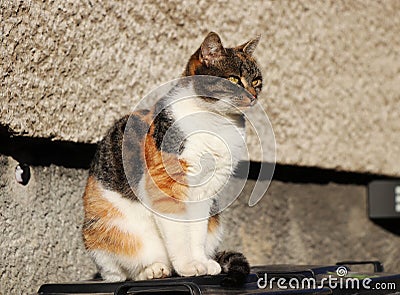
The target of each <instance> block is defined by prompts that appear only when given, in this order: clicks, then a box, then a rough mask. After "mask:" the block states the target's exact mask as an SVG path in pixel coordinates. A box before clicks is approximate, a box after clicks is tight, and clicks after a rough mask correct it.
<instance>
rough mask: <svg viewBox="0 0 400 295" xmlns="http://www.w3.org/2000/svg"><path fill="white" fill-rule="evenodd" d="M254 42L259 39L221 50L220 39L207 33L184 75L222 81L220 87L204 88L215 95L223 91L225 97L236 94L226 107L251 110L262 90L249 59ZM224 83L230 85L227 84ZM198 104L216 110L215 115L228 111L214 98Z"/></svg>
mask: <svg viewBox="0 0 400 295" xmlns="http://www.w3.org/2000/svg"><path fill="white" fill-rule="evenodd" d="M258 41H259V38H255V39H251V40H249V41H248V42H246V43H244V44H242V45H239V46H237V47H233V48H225V47H224V46H223V45H222V42H221V39H220V37H219V36H218V35H217V34H216V33H214V32H211V33H209V34H208V35H207V37H206V38H205V39H204V41H203V43H202V44H201V46H200V48H199V49H198V50H197V51H196V52H195V53H194V54H193V55H192V56H191V58H190V59H189V62H188V64H187V66H186V70H185V75H186V76H193V75H207V76H215V77H220V78H224V80H222V83H213V84H214V86H212V87H211V86H207V87H211V88H209V89H211V90H212V91H214V92H215V93H219V92H220V93H221V92H223V91H225V94H228V96H229V93H231V92H232V93H233V92H235V93H236V94H238V93H240V95H231V96H230V99H229V100H230V101H229V103H230V104H231V105H232V106H233V107H234V108H240V109H243V108H246V107H249V106H252V105H254V104H255V102H256V99H257V96H258V95H259V93H260V91H261V89H262V75H261V71H260V68H259V67H258V65H257V63H256V61H255V59H254V58H253V56H252V54H253V52H254V50H255V48H256V46H257V44H258ZM227 80H229V81H230V83H227ZM232 83H233V84H234V86H233V85H232ZM238 87H239V91H238ZM235 89H236V91H235ZM243 89H245V90H246V91H243ZM217 96H218V95H217ZM202 104H203V105H204V106H205V107H207V108H210V109H218V111H223V112H230V111H232V110H231V109H230V108H229V107H228V108H227V107H226V106H223V105H222V103H221V102H219V99H215V97H214V99H212V98H208V99H207V98H206V99H204V102H202Z"/></svg>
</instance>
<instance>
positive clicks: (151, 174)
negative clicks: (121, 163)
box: [144, 126, 187, 213]
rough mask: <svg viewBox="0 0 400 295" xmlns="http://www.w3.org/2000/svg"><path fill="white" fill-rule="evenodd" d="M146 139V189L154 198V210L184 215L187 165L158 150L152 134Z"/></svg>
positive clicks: (152, 128) (174, 156)
mask: <svg viewBox="0 0 400 295" xmlns="http://www.w3.org/2000/svg"><path fill="white" fill-rule="evenodd" d="M153 131H154V126H152V127H151V130H150V134H149V135H147V136H146V139H145V155H144V156H145V162H146V168H147V170H148V174H147V175H146V178H145V187H146V191H147V192H148V194H149V196H150V197H151V198H152V204H153V209H154V210H156V211H157V212H160V213H182V212H184V211H185V204H184V202H181V201H183V200H186V199H187V184H186V171H187V163H186V162H185V161H183V160H180V159H178V157H177V156H176V155H174V154H169V153H164V152H161V151H159V150H158V149H157V147H156V144H155V142H154V139H153V137H152V136H151V134H152V133H153Z"/></svg>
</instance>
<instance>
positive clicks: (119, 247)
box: [83, 176, 142, 256]
mask: <svg viewBox="0 0 400 295" xmlns="http://www.w3.org/2000/svg"><path fill="white" fill-rule="evenodd" d="M83 203H84V207H85V222H84V227H83V241H84V244H85V247H86V249H90V250H96V249H97V250H105V251H108V252H112V253H116V254H121V255H125V256H135V255H136V254H137V252H138V251H139V250H140V249H141V247H142V243H141V241H140V240H139V239H138V238H137V237H136V236H134V235H133V234H130V233H126V232H123V231H121V230H120V229H118V228H117V227H115V226H113V225H111V222H112V221H113V220H115V219H116V218H122V217H123V215H122V214H121V212H120V211H119V210H118V209H117V208H115V207H114V206H113V205H112V204H111V203H110V202H109V201H107V200H106V199H105V198H103V197H102V192H101V187H100V184H99V183H98V182H97V180H96V179H95V178H94V177H92V176H90V177H89V178H88V181H87V184H86V188H85V193H84V195H83Z"/></svg>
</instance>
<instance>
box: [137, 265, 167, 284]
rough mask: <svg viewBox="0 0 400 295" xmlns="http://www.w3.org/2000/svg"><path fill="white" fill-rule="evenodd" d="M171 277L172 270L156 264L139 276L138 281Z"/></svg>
mask: <svg viewBox="0 0 400 295" xmlns="http://www.w3.org/2000/svg"><path fill="white" fill-rule="evenodd" d="M169 276H171V268H170V267H168V266H166V265H165V264H164V263H161V262H155V263H153V264H151V265H149V266H147V267H146V268H145V269H143V270H142V271H141V272H140V273H139V274H138V276H137V278H136V279H137V280H152V279H160V278H166V277H169Z"/></svg>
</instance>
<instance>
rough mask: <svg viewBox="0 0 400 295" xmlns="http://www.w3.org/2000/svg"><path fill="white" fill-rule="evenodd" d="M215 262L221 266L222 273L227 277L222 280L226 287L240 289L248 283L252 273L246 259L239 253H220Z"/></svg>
mask: <svg viewBox="0 0 400 295" xmlns="http://www.w3.org/2000/svg"><path fill="white" fill-rule="evenodd" d="M215 260H216V261H217V262H218V263H219V264H220V265H221V269H222V273H226V274H227V276H226V277H225V278H224V279H223V280H222V282H221V285H222V286H224V287H240V286H242V285H243V284H244V283H245V282H246V278H247V276H248V275H249V273H250V265H249V262H248V261H247V259H246V257H245V256H244V255H243V254H242V253H239V252H233V251H222V252H218V253H217V255H216V257H215Z"/></svg>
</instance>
